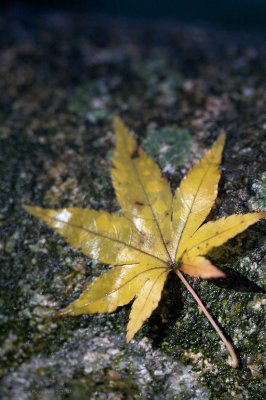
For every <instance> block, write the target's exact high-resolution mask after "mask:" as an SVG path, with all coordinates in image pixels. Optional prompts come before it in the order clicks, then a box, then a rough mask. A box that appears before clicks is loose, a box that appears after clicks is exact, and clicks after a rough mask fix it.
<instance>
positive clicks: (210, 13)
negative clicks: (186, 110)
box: [2, 0, 266, 28]
mask: <svg viewBox="0 0 266 400" xmlns="http://www.w3.org/2000/svg"><path fill="white" fill-rule="evenodd" d="M2 4H4V5H5V6H8V7H18V6H19V5H21V4H24V5H28V6H29V7H31V8H42V9H48V10H51V9H53V10H54V9H61V10H62V9H63V10H65V11H76V12H77V11H86V12H90V13H92V12H93V13H101V14H106V15H121V16H127V17H138V18H152V19H154V18H155V19H158V18H160V19H161V18H164V19H177V20H179V21H191V22H198V21H203V22H209V23H213V24H219V25H224V26H235V27H241V26H242V27H253V28H254V27H255V28H260V27H264V26H265V24H266V1H265V0H234V1H231V0H217V1H214V0H187V1H184V0H164V1H162V0H159V1H158V0H157V1H156V0H142V1H141V0H111V1H110V0H43V1H34V0H21V1H15V2H13V1H10V0H4V1H2Z"/></svg>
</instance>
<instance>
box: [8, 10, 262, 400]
mask: <svg viewBox="0 0 266 400" xmlns="http://www.w3.org/2000/svg"><path fill="white" fill-rule="evenodd" d="M265 36H266V35H265V32H244V31H231V32H229V31H225V30H222V29H220V28H212V27H208V26H203V25H186V24H178V23H171V24H166V23H159V22H157V23H156V22H153V23H150V22H137V21H132V20H124V19H111V18H104V17H95V16H86V15H75V14H74V15H68V14H60V13H52V12H50V13H49V12H47V13H46V14H45V13H44V14H38V13H37V14H36V13H34V12H32V11H29V10H27V9H17V12H15V11H14V12H6V14H4V13H2V14H1V16H0V59H1V62H0V141H1V144H0V170H1V182H0V230H1V233H0V258H1V260H0V263H1V274H0V293H1V294H0V335H1V343H2V344H1V349H0V356H1V364H0V376H1V379H2V384H1V389H0V397H1V399H4V400H11V399H12V400H13V399H15V398H16V399H20V400H24V399H25V400H26V399H30V400H35V399H36V400H39V399H40V400H48V399H49V400H50V399H53V400H57V399H60V400H61V399H62V400H63V399H71V400H74V399H81V400H82V399H97V400H102V399H103V400H118V399H119V400H122V399H123V400H124V399H126V400H131V399H132V400H133V399H145V400H146V399H156V400H174V399H188V400H192V399H193V400H194V399H195V400H198V399H200V400H205V399H206V400H212V399H219V400H220V399H221V400H227V399H231V398H232V397H234V399H239V400H242V399H252V400H261V399H262V398H263V387H262V378H263V364H264V360H263V350H264V349H263V327H264V325H265V324H264V320H263V305H264V299H263V296H262V294H263V272H262V271H263V270H262V265H263V251H262V246H263V241H262V236H263V232H264V231H265V229H264V227H265V224H264V223H263V222H260V223H258V224H256V225H254V226H252V227H251V228H249V229H248V230H247V231H246V232H244V233H242V234H241V235H239V236H237V237H236V238H234V239H232V240H230V241H229V242H228V243H227V244H225V245H224V246H222V247H221V248H218V249H215V250H213V251H212V253H211V254H210V255H209V256H210V258H211V259H212V261H213V262H214V263H215V264H216V265H218V266H219V267H221V268H222V269H224V270H226V271H227V273H228V279H227V280H226V281H225V282H220V281H218V282H217V281H216V282H215V281H214V280H213V281H211V282H208V281H202V280H199V279H198V280H193V279H189V282H190V283H191V284H192V286H193V287H194V288H195V289H196V291H197V292H198V294H199V295H200V296H201V298H202V300H203V302H204V303H205V304H206V305H207V307H208V309H209V310H210V312H211V313H212V315H213V316H214V317H215V318H216V320H217V321H218V322H219V324H220V325H221V327H222V328H223V331H224V332H225V333H226V335H227V336H228V337H229V339H230V340H231V341H232V343H234V346H235V349H236V351H237V353H238V356H239V358H240V368H239V369H236V370H232V368H231V367H230V365H229V357H228V355H227V353H226V350H225V348H224V346H223V345H222V344H221V343H220V341H219V339H218V337H217V335H216V333H215V332H214V331H213V330H212V328H211V327H210V326H209V323H208V321H207V320H206V319H205V318H204V317H203V315H202V314H201V313H199V310H198V307H197V305H196V304H195V302H194V300H193V299H192V298H191V296H190V294H188V293H187V292H186V291H185V289H184V288H183V287H181V284H180V283H179V281H178V280H177V278H176V277H175V276H171V274H170V276H169V280H168V282H167V284H166V287H165V290H164V295H163V297H162V300H161V302H160V305H159V307H158V309H157V310H156V311H155V312H154V313H153V315H152V316H151V318H150V319H149V321H147V322H146V323H145V324H144V325H143V327H142V329H141V330H140V331H139V332H138V334H137V335H136V337H135V339H134V341H132V343H130V344H129V345H126V343H125V332H126V325H127V320H128V314H129V310H130V306H126V307H122V308H120V309H119V310H117V312H115V313H113V314H110V315H101V314H99V315H87V316H80V317H76V318H66V319H58V320H52V319H49V318H47V316H48V315H51V313H52V311H53V310H57V309H59V308H60V307H62V306H65V305H66V304H68V303H69V302H70V301H72V300H73V299H74V298H76V297H77V296H78V295H79V294H80V292H81V291H82V290H83V289H84V288H85V287H86V286H87V284H88V282H89V281H90V280H91V279H93V278H94V277H96V276H99V274H101V273H102V272H103V271H105V270H106V269H107V268H108V267H107V266H104V265H102V264H100V263H98V262H96V261H92V260H89V259H88V258H86V257H85V256H83V255H82V254H80V253H79V251H78V250H75V249H73V248H71V247H70V246H68V245H67V244H66V243H65V242H64V240H63V239H62V238H60V237H59V236H58V235H56V234H55V233H53V232H52V231H51V230H49V229H48V228H47V227H46V226H45V225H44V224H42V223H40V222H38V221H37V220H36V219H33V218H31V217H30V216H29V215H27V214H26V213H25V212H24V211H23V210H22V204H25V203H26V204H32V205H39V206H43V207H51V208H53V207H65V206H72V207H89V208H95V209H105V210H108V211H118V210H119V206H118V204H117V202H116V199H115V195H114V191H113V188H112V185H111V179H110V174H109V168H110V166H111V157H112V152H113V145H114V135H113V132H112V120H113V117H114V115H116V114H120V115H121V116H122V117H123V119H124V121H125V122H126V123H127V125H128V126H129V127H130V128H131V129H132V131H133V132H134V135H135V137H136V138H137V139H138V140H139V142H140V143H141V142H142V141H143V140H145V138H147V137H149V134H150V132H151V131H150V130H149V129H148V127H153V128H154V129H155V130H156V131H158V132H164V130H163V129H164V128H165V127H170V129H176V130H177V131H178V132H186V135H187V136H186V137H187V138H188V140H185V141H183V142H182V146H183V147H182V148H184V151H183V152H182V160H181V161H180V160H178V162H177V160H176V159H175V157H174V155H173V154H172V153H170V154H171V157H172V158H171V157H170V158H169V159H168V160H166V159H164V156H162V155H161V153H160V151H165V152H166V151H169V146H172V145H175V144H176V143H174V144H173V143H172V142H171V143H168V142H167V140H165V141H162V142H160V143H159V144H158V146H155V148H157V149H159V153H160V154H154V156H155V157H157V160H158V161H160V160H163V164H162V165H163V166H164V174H165V176H167V178H168V179H169V180H170V182H171V184H172V188H173V189H174V188H176V187H177V185H178V184H179V182H180V180H181V179H182V177H183V176H184V175H185V174H186V172H187V171H188V169H189V168H190V167H191V166H192V165H193V164H194V163H195V161H197V160H198V159H199V158H200V157H201V155H202V154H203V152H204V151H205V149H206V148H208V147H209V146H210V145H211V143H213V141H214V139H215V138H216V137H217V135H218V134H219V133H220V132H222V131H225V132H227V144H226V148H225V152H224V157H223V163H222V179H221V182H220V186H219V193H218V199H217V201H216V204H215V206H214V207H213V209H212V212H211V214H210V217H209V218H210V219H216V218H218V217H220V216H224V215H229V214H232V213H241V212H248V211H257V210H260V209H262V207H263V204H265V174H264V175H263V172H264V168H265V166H264V157H265V151H264V150H265V149H264V148H263V146H264V145H265V140H264V141H263V133H264V132H265V129H266V117H265V105H266V104H265V103H266V90H265V59H266V58H265V56H266V40H265ZM145 143H146V146H149V144H148V143H149V141H148V140H147V139H146V142H145ZM147 150H148V151H149V149H147ZM150 150H152V149H150ZM156 151H157V150H156ZM263 229H264V230H263Z"/></svg>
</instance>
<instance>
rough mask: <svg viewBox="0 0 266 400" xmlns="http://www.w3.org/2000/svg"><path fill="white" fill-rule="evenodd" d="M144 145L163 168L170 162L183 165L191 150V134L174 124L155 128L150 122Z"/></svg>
mask: <svg viewBox="0 0 266 400" xmlns="http://www.w3.org/2000/svg"><path fill="white" fill-rule="evenodd" d="M142 146H143V148H144V149H145V150H146V151H147V153H148V154H149V155H150V156H152V157H153V158H154V159H156V160H157V161H158V163H159V164H160V166H161V167H162V168H165V167H166V165H169V164H170V165H182V164H184V163H185V161H186V159H187V157H188V154H189V152H190V148H191V136H190V134H189V132H188V131H187V130H186V129H179V128H176V127H174V126H165V127H163V128H161V129H155V128H154V126H153V124H150V125H149V126H148V128H147V136H146V139H145V140H144V141H143V142H142Z"/></svg>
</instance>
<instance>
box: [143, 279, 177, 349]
mask: <svg viewBox="0 0 266 400" xmlns="http://www.w3.org/2000/svg"><path fill="white" fill-rule="evenodd" d="M182 309H183V301H182V296H181V285H180V281H179V279H178V277H177V276H176V275H175V274H169V276H168V279H167V281H166V283H165V286H164V289H163V292H162V298H161V300H160V302H159V305H158V307H157V308H156V309H155V310H154V311H153V313H152V315H151V317H150V318H149V320H148V321H147V324H148V334H149V337H150V338H151V340H152V342H153V346H154V347H158V346H159V345H160V344H161V343H162V342H163V341H164V339H165V337H166V335H167V331H169V328H171V327H172V326H174V325H175V323H176V320H177V319H178V317H179V316H180V315H181V312H182Z"/></svg>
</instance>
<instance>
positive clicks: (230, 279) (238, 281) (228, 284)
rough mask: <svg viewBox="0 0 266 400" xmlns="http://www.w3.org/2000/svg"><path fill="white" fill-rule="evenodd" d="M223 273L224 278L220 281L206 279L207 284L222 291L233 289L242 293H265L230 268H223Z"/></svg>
mask: <svg viewBox="0 0 266 400" xmlns="http://www.w3.org/2000/svg"><path fill="white" fill-rule="evenodd" d="M223 272H225V273H226V275H227V276H226V278H222V279H208V281H209V282H211V283H213V284H214V285H215V286H218V287H219V288H223V289H233V290H235V291H237V292H242V293H250V292H253V293H265V290H264V289H263V288H261V287H260V286H258V285H257V284H256V283H254V282H252V281H250V280H249V279H248V278H246V277H245V276H244V275H242V274H241V273H240V272H237V271H235V270H234V269H232V268H228V267H225V268H223Z"/></svg>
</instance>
